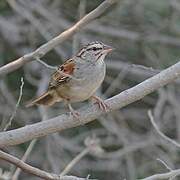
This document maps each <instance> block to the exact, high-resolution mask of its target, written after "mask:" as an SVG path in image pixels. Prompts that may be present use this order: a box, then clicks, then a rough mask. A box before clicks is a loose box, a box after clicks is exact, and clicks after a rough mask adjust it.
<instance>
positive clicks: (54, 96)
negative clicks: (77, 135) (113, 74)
mask: <svg viewBox="0 0 180 180" xmlns="http://www.w3.org/2000/svg"><path fill="white" fill-rule="evenodd" d="M112 50H113V48H112V47H111V46H108V45H106V44H104V43H102V42H98V41H94V42H91V43H88V44H86V45H85V46H83V47H82V48H81V49H80V50H79V52H78V53H77V54H76V55H74V56H73V57H72V58H71V59H68V60H66V61H65V62H64V63H63V64H62V65H60V66H58V68H57V70H56V71H55V72H54V73H53V74H52V75H51V78H50V82H49V86H48V89H47V91H46V92H45V93H44V94H42V95H41V96H39V97H37V98H36V99H34V100H33V101H32V102H30V103H28V104H27V105H26V107H31V106H34V105H44V106H52V105H54V104H55V103H57V102H64V103H65V104H67V105H68V107H69V110H70V113H71V114H72V115H73V116H74V117H78V116H79V112H78V111H76V110H74V108H73V107H72V105H71V104H72V103H75V102H83V101H85V100H88V99H92V100H94V101H95V102H94V103H96V104H98V106H99V108H100V109H101V110H105V111H106V110H107V108H108V105H107V104H106V103H105V102H104V101H103V100H102V99H101V98H100V97H98V96H96V95H95V93H96V91H97V89H98V88H99V87H100V86H101V84H102V82H103V80H104V78H105V74H106V64H105V62H104V59H105V57H106V55H107V54H108V53H109V52H111V51H112Z"/></svg>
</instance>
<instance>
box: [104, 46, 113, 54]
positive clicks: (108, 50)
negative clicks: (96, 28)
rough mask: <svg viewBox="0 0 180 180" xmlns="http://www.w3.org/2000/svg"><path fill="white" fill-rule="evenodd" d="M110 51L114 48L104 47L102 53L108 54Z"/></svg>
mask: <svg viewBox="0 0 180 180" xmlns="http://www.w3.org/2000/svg"><path fill="white" fill-rule="evenodd" d="M112 50H114V48H112V47H111V46H107V45H105V46H104V50H103V51H104V52H105V53H109V52H111V51H112Z"/></svg>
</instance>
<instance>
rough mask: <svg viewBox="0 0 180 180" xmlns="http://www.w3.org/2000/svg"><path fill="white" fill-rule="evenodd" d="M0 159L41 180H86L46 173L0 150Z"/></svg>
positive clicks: (84, 179)
mask: <svg viewBox="0 0 180 180" xmlns="http://www.w3.org/2000/svg"><path fill="white" fill-rule="evenodd" d="M0 159H3V160H5V161H8V162H10V163H12V164H14V165H15V166H17V167H19V168H21V169H22V170H23V171H25V172H27V173H30V174H33V175H35V176H38V177H40V178H43V179H50V180H51V179H52V180H86V178H79V177H75V176H60V175H57V174H53V173H48V172H46V171H43V170H40V169H38V168H35V167H32V166H30V165H28V164H26V163H25V162H23V161H22V160H20V159H18V158H16V157H14V156H12V155H10V154H8V153H5V152H3V151H1V150H0Z"/></svg>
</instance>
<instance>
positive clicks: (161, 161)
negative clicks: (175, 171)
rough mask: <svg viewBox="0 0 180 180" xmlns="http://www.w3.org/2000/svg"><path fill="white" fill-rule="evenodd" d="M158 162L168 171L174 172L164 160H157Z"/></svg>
mask: <svg viewBox="0 0 180 180" xmlns="http://www.w3.org/2000/svg"><path fill="white" fill-rule="evenodd" d="M156 160H157V161H159V162H160V163H162V164H163V165H164V166H165V167H166V169H168V170H169V171H172V168H170V167H169V166H168V165H167V164H166V163H165V162H164V161H163V160H162V159H159V158H157V159H156Z"/></svg>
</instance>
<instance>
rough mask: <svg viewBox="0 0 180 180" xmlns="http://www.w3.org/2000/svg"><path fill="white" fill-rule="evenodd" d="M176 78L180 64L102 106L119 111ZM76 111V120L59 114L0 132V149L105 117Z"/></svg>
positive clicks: (85, 110)
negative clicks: (77, 114)
mask: <svg viewBox="0 0 180 180" xmlns="http://www.w3.org/2000/svg"><path fill="white" fill-rule="evenodd" d="M178 77H180V62H178V63H176V64H175V65H173V66H171V67H169V68H167V69H165V70H163V71H162V72H160V73H159V74H157V75H155V76H153V77H151V78H149V79H147V80H145V81H143V82H142V83H140V84H138V85H136V86H134V87H132V88H130V89H128V90H125V91H123V92H122V93H120V94H118V95H116V96H114V97H112V98H110V99H108V100H106V103H107V104H108V106H109V107H110V108H109V112H110V111H113V110H116V109H120V108H122V107H125V106H127V105H128V104H131V103H133V102H135V101H138V100H140V99H142V98H143V97H144V96H146V95H148V94H150V93H152V92H153V91H155V90H157V89H158V88H160V87H162V86H164V85H166V84H168V83H170V82H173V81H174V80H175V79H177V78H178ZM78 111H79V113H80V116H79V118H78V119H74V118H73V117H72V116H71V115H69V114H63V115H60V116H57V117H55V118H52V119H49V120H46V121H43V122H39V123H35V124H32V125H27V126H25V127H22V128H19V129H15V130H10V131H6V132H1V133H0V147H3V146H9V145H16V144H20V143H23V142H26V141H29V140H31V139H34V138H38V137H42V136H45V135H48V134H50V133H54V132H58V131H63V130H65V129H69V128H73V127H76V126H80V125H82V124H86V123H88V122H91V121H93V120H94V119H96V118H98V117H99V116H100V115H103V114H105V112H102V111H101V110H100V109H99V108H97V106H95V105H89V106H85V107H83V108H81V109H79V110H78Z"/></svg>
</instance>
